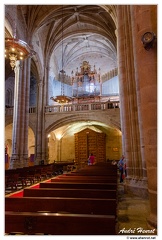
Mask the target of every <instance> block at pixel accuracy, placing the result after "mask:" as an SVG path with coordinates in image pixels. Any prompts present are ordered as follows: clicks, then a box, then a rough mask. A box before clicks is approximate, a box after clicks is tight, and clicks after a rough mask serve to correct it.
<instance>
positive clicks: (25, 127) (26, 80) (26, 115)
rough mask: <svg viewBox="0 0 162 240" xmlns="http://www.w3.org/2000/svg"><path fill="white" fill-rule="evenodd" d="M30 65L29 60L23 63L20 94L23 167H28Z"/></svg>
mask: <svg viewBox="0 0 162 240" xmlns="http://www.w3.org/2000/svg"><path fill="white" fill-rule="evenodd" d="M30 63H31V58H28V59H27V60H26V61H25V62H24V71H23V82H24V84H23V92H24V94H22V102H23V106H24V107H23V119H24V120H23V121H22V131H21V135H22V138H21V139H22V141H23V149H22V158H23V166H24V167H25V166H28V161H29V159H28V158H29V157H28V128H29V93H30Z"/></svg>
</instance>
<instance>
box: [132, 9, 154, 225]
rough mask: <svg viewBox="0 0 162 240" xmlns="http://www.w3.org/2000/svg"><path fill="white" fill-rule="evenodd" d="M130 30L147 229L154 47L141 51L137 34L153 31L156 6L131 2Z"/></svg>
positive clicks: (151, 174)
mask: <svg viewBox="0 0 162 240" xmlns="http://www.w3.org/2000/svg"><path fill="white" fill-rule="evenodd" d="M131 13H132V30H133V36H134V57H135V69H136V84H137V94H138V111H139V113H138V115H139V122H140V140H141V141H140V142H141V145H140V147H141V153H142V161H143V162H144V163H146V170H147V176H148V191H149V200H150V210H151V213H150V217H149V218H148V225H149V226H150V228H156V227H157V49H156V44H154V45H153V48H151V49H150V50H149V51H147V50H145V48H144V47H143V43H142V42H141V37H142V36H143V34H144V33H145V32H148V31H150V32H154V33H155V34H156V33H157V6H156V5H151V6H149V5H143V6H142V5H139V6H138V5H132V6H131Z"/></svg>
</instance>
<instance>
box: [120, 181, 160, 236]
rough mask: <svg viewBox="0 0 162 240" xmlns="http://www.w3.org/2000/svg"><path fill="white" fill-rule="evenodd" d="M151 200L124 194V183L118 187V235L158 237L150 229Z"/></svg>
mask: <svg viewBox="0 0 162 240" xmlns="http://www.w3.org/2000/svg"><path fill="white" fill-rule="evenodd" d="M148 216H149V200H147V199H143V198H141V197H139V196H135V195H133V194H132V193H125V192H124V183H119V185H118V230H117V231H118V234H121V235H150V234H151V235H156V233H155V231H154V233H153V232H152V231H151V232H150V230H149V229H148V226H147V217H148Z"/></svg>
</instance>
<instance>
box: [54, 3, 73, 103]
mask: <svg viewBox="0 0 162 240" xmlns="http://www.w3.org/2000/svg"><path fill="white" fill-rule="evenodd" d="M63 31H64V29H63V6H62V40H61V44H62V45H61V52H62V59H61V63H62V69H61V70H60V72H59V80H60V82H61V95H58V96H56V97H51V98H50V99H51V100H53V101H55V102H57V103H59V104H66V103H69V102H71V101H72V99H71V97H69V96H66V95H65V94H64V82H65V73H66V72H65V71H64V69H63V68H64V58H63V57H64V53H63V51H64V48H63Z"/></svg>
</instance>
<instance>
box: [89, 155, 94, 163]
mask: <svg viewBox="0 0 162 240" xmlns="http://www.w3.org/2000/svg"><path fill="white" fill-rule="evenodd" d="M89 162H90V165H93V164H94V155H93V153H91V155H90V156H89Z"/></svg>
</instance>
